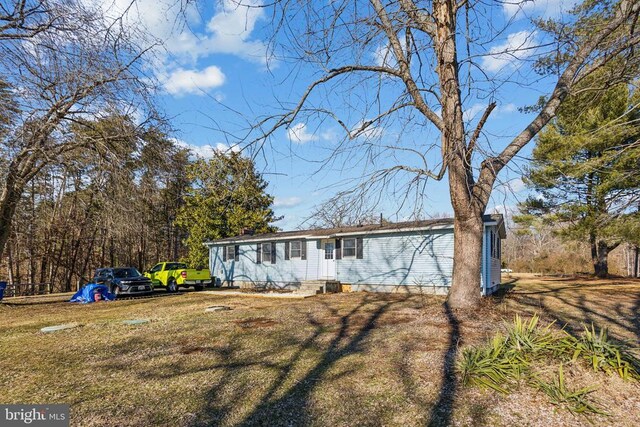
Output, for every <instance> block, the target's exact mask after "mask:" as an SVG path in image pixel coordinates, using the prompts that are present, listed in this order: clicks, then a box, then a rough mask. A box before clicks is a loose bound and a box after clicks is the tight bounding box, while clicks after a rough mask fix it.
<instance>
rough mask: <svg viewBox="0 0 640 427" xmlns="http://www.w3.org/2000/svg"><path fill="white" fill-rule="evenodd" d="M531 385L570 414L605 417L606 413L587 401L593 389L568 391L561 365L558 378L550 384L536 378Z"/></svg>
mask: <svg viewBox="0 0 640 427" xmlns="http://www.w3.org/2000/svg"><path fill="white" fill-rule="evenodd" d="M532 383H533V386H534V387H536V388H537V389H538V390H540V391H542V392H543V393H544V394H546V395H547V397H548V398H549V401H550V402H551V403H553V404H554V405H559V406H562V407H564V408H566V409H567V410H569V412H571V413H572V414H583V415H587V414H589V413H592V414H600V415H607V413H606V412H604V411H603V410H602V409H600V408H598V407H597V406H596V404H595V403H593V402H592V401H590V400H589V399H588V395H589V394H590V393H592V392H593V391H595V389H594V388H590V387H585V388H581V389H579V390H570V389H569V388H568V387H567V386H566V384H565V379H564V372H563V370H562V364H561V365H560V368H559V369H558V376H557V377H556V378H554V380H553V381H552V382H550V383H548V382H545V381H543V380H541V379H539V378H536V379H534V380H533V382H532Z"/></svg>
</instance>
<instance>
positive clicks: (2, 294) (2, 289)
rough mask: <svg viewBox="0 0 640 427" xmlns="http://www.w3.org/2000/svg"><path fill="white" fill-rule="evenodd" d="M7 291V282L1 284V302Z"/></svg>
mask: <svg viewBox="0 0 640 427" xmlns="http://www.w3.org/2000/svg"><path fill="white" fill-rule="evenodd" d="M5 289H7V282H0V301H2V298H4V290H5Z"/></svg>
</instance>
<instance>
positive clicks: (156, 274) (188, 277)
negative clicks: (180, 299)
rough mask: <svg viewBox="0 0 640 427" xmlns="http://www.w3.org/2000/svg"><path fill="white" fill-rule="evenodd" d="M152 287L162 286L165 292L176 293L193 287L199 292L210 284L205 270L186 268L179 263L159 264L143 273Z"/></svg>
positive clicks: (209, 278) (209, 277)
mask: <svg viewBox="0 0 640 427" xmlns="http://www.w3.org/2000/svg"><path fill="white" fill-rule="evenodd" d="M144 275H145V277H148V278H149V279H151V282H152V283H153V285H154V286H164V287H165V288H166V289H167V292H177V291H178V288H181V287H185V288H186V287H189V286H193V287H194V288H195V290H196V291H201V290H202V289H203V288H204V287H205V286H207V285H210V284H211V274H210V273H209V270H207V269H193V268H187V265H186V264H184V263H181V262H160V263H158V264H156V265H154V266H153V267H152V268H151V269H150V270H148V271H146V272H145V273H144Z"/></svg>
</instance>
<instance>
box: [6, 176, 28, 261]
mask: <svg viewBox="0 0 640 427" xmlns="http://www.w3.org/2000/svg"><path fill="white" fill-rule="evenodd" d="M11 168H12V166H10V167H9V174H8V175H7V177H6V179H5V183H4V187H3V188H2V194H1V195H0V258H1V257H2V256H3V254H4V249H5V246H6V245H7V241H8V240H9V236H10V234H11V225H12V222H13V215H14V213H15V211H16V207H17V206H18V202H19V201H20V197H21V196H22V192H23V190H24V186H23V185H20V184H19V179H18V177H17V176H16V175H15V174H14V173H13V172H12V170H11Z"/></svg>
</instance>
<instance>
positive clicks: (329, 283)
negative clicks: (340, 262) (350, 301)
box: [298, 280, 340, 294]
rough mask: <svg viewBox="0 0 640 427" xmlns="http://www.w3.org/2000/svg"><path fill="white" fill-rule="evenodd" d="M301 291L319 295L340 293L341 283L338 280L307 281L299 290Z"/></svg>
mask: <svg viewBox="0 0 640 427" xmlns="http://www.w3.org/2000/svg"><path fill="white" fill-rule="evenodd" d="M298 290H300V291H310V292H316V293H318V294H324V293H329V292H331V293H333V292H339V291H340V282H339V281H337V280H305V281H304V282H302V283H301V284H300V287H299V288H298Z"/></svg>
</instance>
